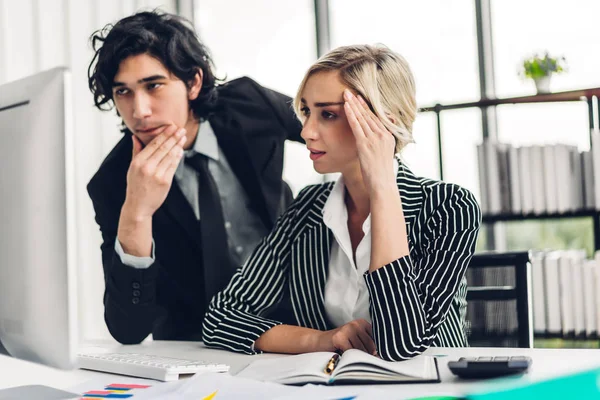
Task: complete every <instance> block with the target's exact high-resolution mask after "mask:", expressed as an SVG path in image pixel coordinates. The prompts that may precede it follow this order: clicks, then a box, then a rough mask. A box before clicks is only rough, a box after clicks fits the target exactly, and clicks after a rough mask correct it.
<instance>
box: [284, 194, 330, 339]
mask: <svg viewBox="0 0 600 400" xmlns="http://www.w3.org/2000/svg"><path fill="white" fill-rule="evenodd" d="M332 187H333V183H330V184H328V187H327V188H326V189H325V190H323V191H321V192H320V193H319V194H318V195H317V196H316V198H315V199H314V200H312V204H311V206H310V207H309V209H308V210H306V220H305V221H303V222H302V223H304V224H306V228H305V229H304V231H303V232H302V233H301V234H300V235H299V237H298V239H297V240H295V241H294V247H293V249H292V266H291V279H290V298H291V302H292V308H293V310H294V314H295V316H296V320H297V321H299V322H300V323H301V324H303V326H308V327H312V328H314V329H320V330H327V329H330V328H332V327H331V324H330V323H329V322H328V320H327V316H326V313H325V283H326V281H327V274H328V271H329V253H330V249H331V243H332V242H331V241H332V240H334V239H333V233H332V232H331V230H329V228H328V227H327V225H325V223H324V222H323V213H322V211H323V206H324V205H325V201H326V200H327V197H328V196H329V193H330V192H331V188H332ZM309 201H310V200H309Z"/></svg>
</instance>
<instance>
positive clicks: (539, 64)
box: [521, 52, 566, 94]
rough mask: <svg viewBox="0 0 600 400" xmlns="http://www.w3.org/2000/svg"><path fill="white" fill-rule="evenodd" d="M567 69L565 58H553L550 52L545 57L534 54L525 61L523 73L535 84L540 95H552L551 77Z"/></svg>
mask: <svg viewBox="0 0 600 400" xmlns="http://www.w3.org/2000/svg"><path fill="white" fill-rule="evenodd" d="M565 68H566V59H565V58H564V57H552V56H550V54H549V53H548V52H545V53H544V54H543V55H539V54H534V55H533V56H532V57H529V58H527V59H525V60H524V61H523V67H522V70H521V73H522V75H523V76H525V77H526V78H531V79H533V81H534V82H535V88H536V89H537V92H538V94H540V93H550V77H551V76H552V74H553V73H554V74H560V73H561V72H564V71H565Z"/></svg>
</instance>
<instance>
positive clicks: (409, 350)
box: [365, 185, 481, 361]
mask: <svg viewBox="0 0 600 400" xmlns="http://www.w3.org/2000/svg"><path fill="white" fill-rule="evenodd" d="M437 189H438V190H434V191H433V193H431V194H430V198H429V199H428V201H431V202H433V204H437V206H434V207H433V210H432V212H431V213H430V215H429V217H428V218H427V220H426V223H425V225H424V226H423V227H422V229H424V232H423V235H422V237H423V239H424V241H423V242H422V243H421V246H420V249H419V251H416V252H414V253H411V254H413V256H414V257H415V258H414V259H412V258H411V256H406V257H403V258H400V259H398V260H395V261H393V262H392V263H390V264H387V265H385V266H383V267H381V268H380V269H378V270H377V271H374V272H372V273H367V274H365V280H366V284H367V288H368V290H369V295H370V310H369V311H370V315H371V322H372V327H373V337H374V340H375V344H376V346H377V351H378V352H379V355H380V356H381V358H383V359H385V360H391V361H400V360H405V359H409V358H411V357H414V356H416V355H418V354H421V353H422V352H423V351H425V350H426V349H427V348H428V347H429V346H430V345H431V343H432V342H433V340H434V339H435V337H436V332H437V330H438V328H439V327H440V325H441V324H442V322H444V320H445V318H446V315H447V313H448V309H449V308H450V305H451V303H452V299H453V297H454V295H455V294H456V292H457V290H458V287H459V284H460V282H461V280H462V278H463V276H464V274H465V271H466V269H467V265H468V263H469V261H470V259H471V257H472V255H473V253H474V252H475V244H476V241H477V234H478V231H479V226H480V224H481V213H480V210H479V206H478V204H477V201H476V200H475V198H474V196H473V195H472V194H471V193H470V192H469V191H467V190H465V189H462V188H460V187H458V186H455V185H440V186H438V188H437ZM415 254H419V256H416V255H415Z"/></svg>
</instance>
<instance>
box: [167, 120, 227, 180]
mask: <svg viewBox="0 0 600 400" xmlns="http://www.w3.org/2000/svg"><path fill="white" fill-rule="evenodd" d="M183 154H184V158H182V159H181V161H180V162H179V165H178V166H177V169H176V170H175V177H176V178H177V179H182V178H183V174H184V172H183V166H184V160H185V159H186V158H190V157H193V156H195V155H196V154H202V155H205V156H206V157H208V158H212V159H213V160H215V161H219V143H218V142H217V137H216V136H215V131H213V129H212V126H210V123H209V122H208V121H203V122H201V123H200V125H198V133H197V134H196V140H194V144H193V145H192V147H191V148H189V149H188V150H185V151H184V152H183Z"/></svg>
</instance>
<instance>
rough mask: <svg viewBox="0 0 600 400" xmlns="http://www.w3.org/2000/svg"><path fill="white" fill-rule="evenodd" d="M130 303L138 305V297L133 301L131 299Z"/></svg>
mask: <svg viewBox="0 0 600 400" xmlns="http://www.w3.org/2000/svg"><path fill="white" fill-rule="evenodd" d="M131 302H132V303H133V304H138V303H139V302H140V298H139V297H134V298H133V299H131Z"/></svg>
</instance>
